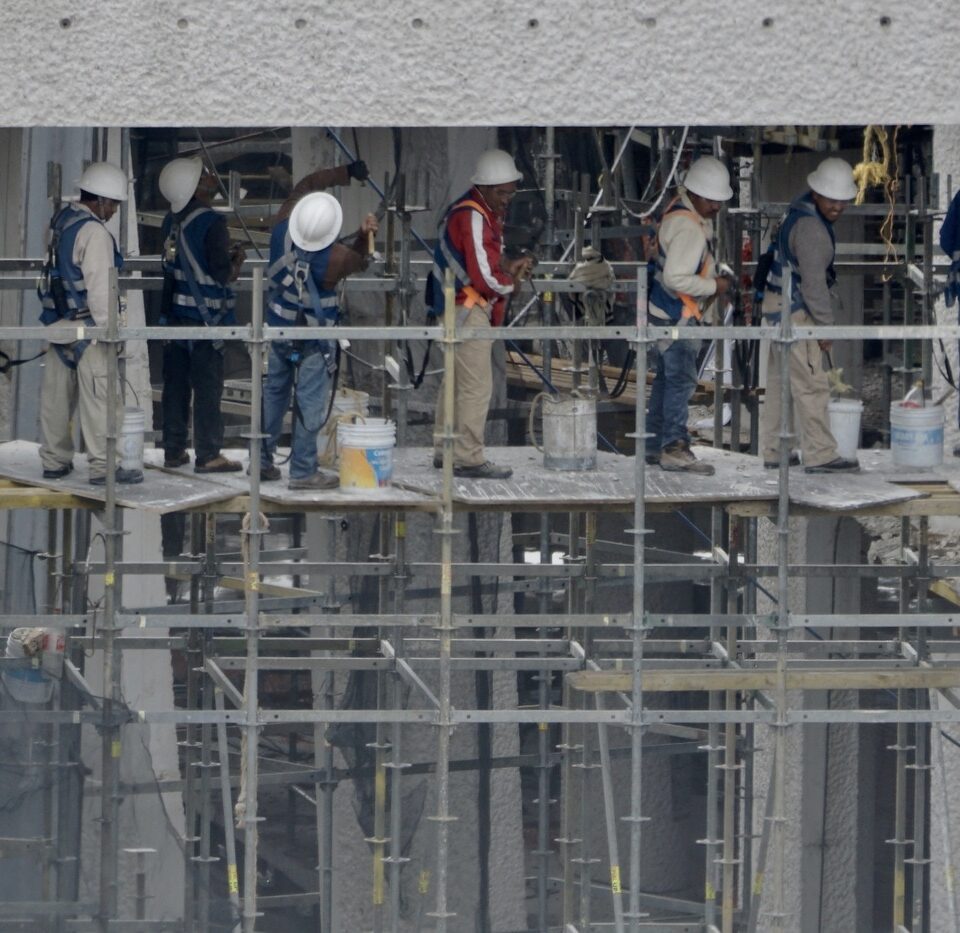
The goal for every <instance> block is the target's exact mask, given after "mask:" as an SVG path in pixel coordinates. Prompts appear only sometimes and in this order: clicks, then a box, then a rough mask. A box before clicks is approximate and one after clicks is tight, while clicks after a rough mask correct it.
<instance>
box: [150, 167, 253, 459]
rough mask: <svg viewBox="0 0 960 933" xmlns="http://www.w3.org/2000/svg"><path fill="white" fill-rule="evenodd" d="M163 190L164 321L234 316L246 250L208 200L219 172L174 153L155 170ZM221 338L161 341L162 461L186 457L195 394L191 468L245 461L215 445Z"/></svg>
mask: <svg viewBox="0 0 960 933" xmlns="http://www.w3.org/2000/svg"><path fill="white" fill-rule="evenodd" d="M159 185H160V193H161V194H162V195H163V196H164V197H165V198H166V199H167V200H168V201H169V202H170V211H169V213H168V214H167V216H166V217H165V218H164V220H163V226H162V232H163V237H164V246H163V263H162V265H163V275H164V283H163V299H162V301H161V323H162V324H163V325H165V326H169V327H201V326H207V327H219V326H224V325H229V324H236V322H237V319H236V315H235V314H234V304H235V297H234V293H233V290H232V289H231V288H230V283H231V282H233V281H235V280H236V279H237V277H238V276H239V275H240V267H241V266H242V265H243V261H244V259H245V258H246V253H245V251H244V249H243V247H242V246H240V245H239V244H237V245H235V246H231V245H230V237H229V234H228V232H227V222H226V218H225V217H224V216H223V215H222V214H220V213H218V212H217V211H215V210H213V208H212V207H211V206H210V203H211V201H212V199H213V196H214V194H215V193H216V191H217V178H216V176H215V175H214V173H213V172H211V171H210V170H209V169H208V168H206V167H205V166H204V164H203V161H202V160H201V159H199V158H196V157H194V158H190V159H174V160H173V161H172V162H168V163H167V164H166V165H165V166H164V167H163V170H162V171H161V172H160V179H159ZM222 395H223V341H222V340H169V341H166V342H165V344H164V348H163V395H162V398H161V410H162V412H163V451H164V455H163V465H164V466H166V467H179V466H183V465H185V464H187V463H189V462H190V455H189V454H188V453H187V436H188V434H189V423H190V403H191V398H192V401H193V443H194V466H193V470H194V472H195V473H232V472H236V471H237V470H241V469H243V464H241V463H240V462H239V461H237V460H229V459H228V458H226V457H224V456H223V454H222V453H221V452H220V447H221V445H222V444H223V414H222V413H221V411H220V399H221V397H222Z"/></svg>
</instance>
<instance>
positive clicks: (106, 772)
mask: <svg viewBox="0 0 960 933" xmlns="http://www.w3.org/2000/svg"><path fill="white" fill-rule="evenodd" d="M107 307H108V314H107V337H106V339H105V340H104V341H103V342H104V344H105V345H106V357H107V361H106V362H107V436H106V438H105V440H106V471H107V473H106V502H105V503H104V508H103V541H104V545H103V551H104V557H103V565H104V573H103V622H102V623H101V638H102V641H103V681H102V683H103V744H102V746H101V757H100V761H101V767H102V770H103V774H102V781H103V796H102V798H101V815H100V911H99V920H100V925H101V929H102V930H103V931H104V933H106V931H107V929H108V927H109V923H110V921H111V920H113V919H114V918H116V916H117V902H118V898H117V871H118V867H119V866H118V857H119V839H120V835H119V833H120V827H119V818H120V786H119V785H120V754H121V749H122V745H121V738H122V736H121V727H120V725H119V718H118V717H119V715H120V710H121V707H122V705H123V695H122V688H121V684H122V681H121V676H122V671H121V654H120V650H119V648H118V647H117V576H116V565H117V544H118V542H119V539H120V536H121V535H122V531H121V530H120V527H119V526H120V515H119V510H118V509H117V487H116V482H117V478H116V469H117V424H118V408H119V405H118V402H119V393H120V387H119V382H118V360H117V356H118V354H119V352H120V348H121V344H120V338H119V324H120V321H119V310H120V299H119V292H118V284H117V270H116V269H111V270H110V279H109V291H108V298H107ZM98 349H99V348H96V347H90V348H88V350H87V352H93V351H94V350H98Z"/></svg>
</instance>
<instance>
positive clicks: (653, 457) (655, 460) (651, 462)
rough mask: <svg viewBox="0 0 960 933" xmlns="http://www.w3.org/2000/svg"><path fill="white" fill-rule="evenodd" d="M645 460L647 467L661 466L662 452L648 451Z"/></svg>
mask: <svg viewBox="0 0 960 933" xmlns="http://www.w3.org/2000/svg"><path fill="white" fill-rule="evenodd" d="M643 459H644V460H646V462H647V466H660V451H658V450H648V451H647V452H646V454H644V457H643Z"/></svg>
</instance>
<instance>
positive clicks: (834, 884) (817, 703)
mask: <svg viewBox="0 0 960 933" xmlns="http://www.w3.org/2000/svg"><path fill="white" fill-rule="evenodd" d="M790 530H791V538H790V563H791V565H797V564H803V563H828V564H829V563H847V562H855V561H859V559H860V527H859V525H857V524H856V523H855V522H853V521H850V520H847V519H835V518H813V519H803V518H795V519H792V520H791V524H790ZM759 539H760V547H759V554H760V557H759V560H760V562H761V563H770V562H775V558H776V533H775V528H774V526H773V524H772V523H771V522H767V521H762V522H761V525H760V534H759ZM788 599H789V602H790V608H791V611H793V612H812V613H829V612H837V613H839V612H855V611H857V610H858V609H859V581H858V580H856V579H853V580H851V581H842V580H838V581H836V582H834V583H833V584H832V585H831V583H830V582H828V581H825V580H824V579H823V578H819V579H811V580H810V581H809V582H808V581H806V580H804V578H802V577H799V576H798V577H794V578H792V580H791V583H790V587H789V593H788ZM758 609H759V611H760V612H772V611H774V610H775V606H774V604H773V603H772V601H771V600H769V599H767V598H766V597H764V596H762V595H761V598H760V601H759V604H758ZM767 634H770V633H767ZM831 637H833V633H832V632H831V631H830V630H826V631H817V632H813V631H809V632H806V633H804V632H795V633H792V634H791V640H799V639H813V638H821V639H829V638H831ZM836 637H837V638H842V637H855V635H854V633H853V632H851V631H849V630H843V631H842V632H841V631H840V630H838V631H837V633H836ZM789 702H790V706H791V708H793V709H802V708H809V709H823V708H827V707H828V706H829V707H831V708H841V707H842V708H847V707H855V706H856V704H857V694H856V693H852V692H845V691H829V692H828V691H817V692H806V693H801V692H800V691H791V693H790V698H789ZM756 745H757V748H758V751H757V759H756V770H755V775H756V777H755V782H754V788H753V793H754V795H755V797H756V806H755V810H754V812H755V823H754V832H755V833H756V834H757V836H758V837H759V835H760V834H761V833H763V832H764V820H763V816H764V805H765V803H766V795H767V794H768V793H770V792H771V790H770V786H769V784H770V780H771V775H772V765H773V746H774V737H773V730H771V729H769V728H767V727H764V726H758V727H757V732H756ZM787 749H788V751H787V763H786V794H787V820H788V824H787V830H786V839H787V843H786V848H785V852H784V877H785V879H786V891H785V898H784V900H785V907H786V912H787V914H788V915H789V916H788V921H787V924H786V927H785V928H786V929H787V930H789V931H791V933H849V931H857V933H868V931H871V930H872V929H873V926H872V886H871V884H870V874H871V873H870V871H869V868H868V869H867V870H866V871H863V870H862V869H863V867H864V866H862V865H861V862H862V861H863V860H867V862H868V865H869V860H870V859H871V857H872V845H871V844H867V842H866V839H867V836H870V835H871V822H870V820H871V818H872V814H869V815H868V814H864V813H863V812H862V811H863V807H862V799H861V796H860V783H861V776H862V775H861V762H860V757H861V751H860V742H859V736H858V727H856V726H848V725H840V724H836V723H831V724H829V725H827V724H820V725H808V726H792V727H791V728H790V729H789V732H788V736H787ZM865 816H866V817H867V818H866V819H864V817H865ZM871 838H872V836H871ZM754 853H755V865H756V871H762V872H763V885H764V887H763V893H762V907H763V910H764V911H768V910H770V909H772V904H773V898H774V895H775V892H774V891H773V888H772V886H773V883H774V879H773V865H774V863H775V862H774V859H775V852H774V850H773V848H772V845H771V846H770V847H768V849H767V857H766V860H765V861H764V863H763V864H761V863H760V862H759V861H757V859H758V858H759V846H758V845H755V848H754ZM759 928H760V929H764V922H763V918H762V917H761V923H760V927H759Z"/></svg>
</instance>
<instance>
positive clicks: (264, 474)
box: [247, 463, 280, 483]
mask: <svg viewBox="0 0 960 933" xmlns="http://www.w3.org/2000/svg"><path fill="white" fill-rule="evenodd" d="M249 475H250V467H247V476H249ZM278 479H280V467H278V466H274V465H273V464H272V463H261V464H260V481H261V482H263V483H271V482H273V481H274V480H278Z"/></svg>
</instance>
